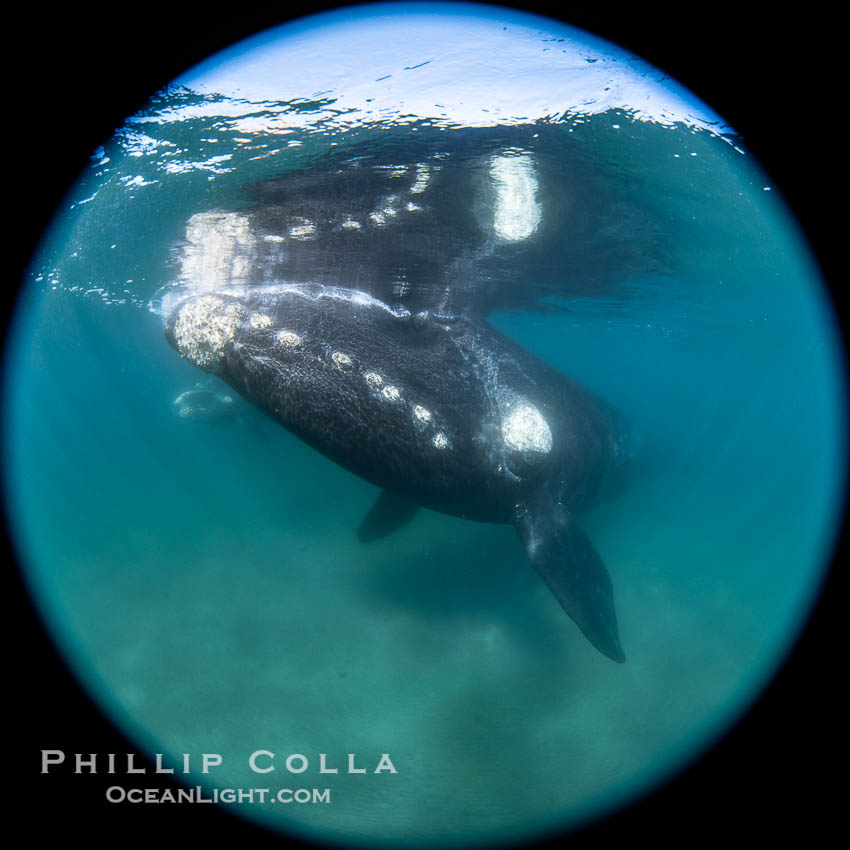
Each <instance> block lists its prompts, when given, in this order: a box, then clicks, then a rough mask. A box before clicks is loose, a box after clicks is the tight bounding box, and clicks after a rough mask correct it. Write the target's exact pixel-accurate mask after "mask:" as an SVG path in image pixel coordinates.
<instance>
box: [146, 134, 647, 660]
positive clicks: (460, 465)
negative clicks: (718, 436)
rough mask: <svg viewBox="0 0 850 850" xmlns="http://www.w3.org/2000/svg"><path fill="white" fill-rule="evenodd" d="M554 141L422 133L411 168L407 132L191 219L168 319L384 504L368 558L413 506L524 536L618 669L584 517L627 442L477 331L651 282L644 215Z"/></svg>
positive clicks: (202, 354)
mask: <svg viewBox="0 0 850 850" xmlns="http://www.w3.org/2000/svg"><path fill="white" fill-rule="evenodd" d="M550 129H551V128H550ZM556 129H557V128H556ZM554 132H555V130H551V133H550V132H549V131H548V130H547V128H546V127H543V126H534V127H533V128H514V129H512V130H507V129H503V130H499V131H498V132H496V133H495V135H494V132H493V131H489V130H484V131H481V132H477V131H474V132H473V131H464V132H455V133H452V134H446V133H436V134H434V135H433V138H431V139H422V138H421V137H423V136H425V133H424V132H421V133H419V134H418V136H419V137H420V142H421V144H420V145H419V147H417V148H415V149H411V147H410V144H411V141H410V135H409V133H408V134H405V136H404V140H405V144H404V145H403V146H401V147H399V148H395V147H393V146H392V145H381V146H379V147H378V148H377V149H368V148H365V149H364V153H362V155H354V156H352V155H351V153H350V151H349V153H348V154H347V155H343V156H342V157H341V158H336V159H335V158H333V157H331V158H330V159H329V160H327V161H326V163H325V164H319V165H315V164H314V165H313V166H312V167H308V168H306V169H303V170H296V171H291V172H290V173H288V174H286V175H284V176H282V177H280V178H279V179H274V180H268V181H265V182H262V183H259V184H252V185H250V186H248V187H247V188H246V192H247V193H248V195H249V196H250V197H251V199H252V202H251V203H249V204H247V205H244V206H243V207H242V208H240V209H237V210H220V209H219V210H216V209H213V210H208V211H202V212H199V213H196V214H195V215H193V216H192V217H191V218H190V219H189V221H188V223H187V228H186V239H185V241H184V242H183V243H182V245H181V246H179V248H178V250H179V257H178V259H179V266H180V274H179V275H178V277H177V280H176V281H175V283H174V284H173V285H172V286H170V287H168V288H167V291H166V293H165V295H164V296H163V298H162V300H161V302H160V304H159V305H158V307H157V309H159V311H160V312H161V313H162V314H163V315H164V317H165V321H166V336H167V338H168V341H169V342H170V343H171V345H172V346H173V347H174V348H176V349H177V350H178V351H179V352H180V353H181V354H182V355H183V356H184V357H185V358H186V359H188V360H189V361H190V362H192V363H194V364H195V365H196V366H198V367H199V368H200V369H203V370H204V371H207V372H210V373H213V374H216V375H218V376H220V377H221V378H222V379H223V380H224V381H226V382H227V383H228V384H229V385H230V386H231V387H233V388H234V389H235V390H237V391H238V392H239V393H241V394H242V395H243V396H245V397H246V398H247V399H248V400H250V401H251V402H253V403H254V404H255V405H256V406H257V407H259V408H260V409H261V410H263V411H264V412H265V413H266V414H267V415H269V416H270V417H271V418H273V419H274V420H276V421H277V422H279V423H280V424H281V425H283V426H284V427H285V428H287V429H289V430H290V431H292V432H293V433H294V434H296V435H298V436H299V437H301V438H302V439H303V440H305V441H306V442H307V443H309V444H310V445H311V446H313V447H314V448H315V449H317V450H318V451H320V452H321V453H323V454H324V455H326V456H327V457H329V458H331V459H332V460H334V461H336V462H337V463H339V464H340V465H342V466H344V467H345V468H346V469H349V470H351V471H352V472H354V473H355V474H357V475H359V476H360V477H362V478H364V479H366V480H368V481H370V482H372V483H373V484H375V485H377V486H378V487H380V488H382V491H383V492H382V495H381V496H380V497H379V498H378V500H377V502H376V503H375V505H374V506H373V507H372V509H371V510H370V511H369V512H368V514H367V516H366V518H365V519H364V521H363V523H362V524H361V526H360V529H359V532H358V534H359V537H360V539H361V540H362V541H369V540H375V539H378V538H380V537H383V536H385V535H387V534H389V533H391V532H392V531H393V530H394V529H396V528H398V527H399V526H401V525H403V524H404V523H405V522H407V521H409V520H410V519H411V518H412V517H413V516H414V515H415V513H416V511H417V509H418V508H419V507H420V506H421V507H425V508H430V509H433V510H437V511H442V512H445V513H448V514H453V515H455V516H459V517H465V518H467V519H471V520H480V521H485V522H498V523H510V524H513V525H514V526H515V527H516V529H517V531H518V533H519V536H520V539H521V540H522V543H523V545H524V547H525V550H526V552H527V554H528V557H529V559H530V560H531V562H532V564H533V565H534V567H535V568H536V570H537V571H538V572H539V573H540V575H541V576H542V577H543V579H544V581H545V582H546V583H547V584H548V585H549V587H550V588H551V590H552V592H553V593H554V595H555V597H556V598H557V599H558V601H559V602H560V604H561V605H562V606H563V608H564V610H565V611H566V612H567V613H568V614H569V615H570V617H572V618H573V620H574V621H575V622H576V624H577V625H578V626H579V628H580V629H581V630H582V632H583V633H584V634H585V635H586V636H587V638H588V639H589V640H590V641H591V643H592V644H593V645H594V646H595V647H597V648H598V649H599V650H600V651H601V652H603V653H604V654H605V655H607V656H608V657H610V658H612V659H614V660H617V661H622V660H623V658H624V655H623V650H622V647H621V645H620V640H619V634H618V627H617V619H616V614H615V610H614V602H613V590H612V584H611V580H610V578H609V575H608V572H607V570H606V568H605V566H604V564H603V562H602V560H601V558H600V557H599V555H598V553H597V552H596V550H595V549H594V547H593V545H592V544H591V542H590V541H589V540H588V538H587V536H586V534H585V532H584V531H583V530H582V528H581V525H580V523H579V519H578V516H579V515H580V513H581V512H582V511H583V510H585V509H586V508H588V507H589V506H590V505H592V504H593V502H594V500H595V499H596V498H598V496H599V494H600V492H601V491H602V489H603V485H604V484H605V482H606V480H610V479H612V478H618V477H620V472H619V470H621V468H622V467H623V466H624V461H625V460H626V459H627V458H628V455H629V450H628V448H627V435H626V434H625V433H624V429H622V428H621V426H620V425H619V418H618V416H617V414H615V413H614V412H613V411H612V410H611V409H609V407H608V406H607V405H606V404H605V403H603V402H602V401H601V400H599V399H598V398H597V397H596V396H594V395H593V394H592V393H591V392H590V391H589V390H587V389H585V388H584V387H582V386H581V385H579V383H578V382H576V381H575V380H573V379H571V378H570V377H568V376H567V375H565V374H563V373H562V372H559V371H558V370H556V369H554V368H552V367H551V366H549V365H547V364H546V363H544V362H542V361H541V360H539V359H537V358H536V357H534V356H532V355H531V354H530V353H529V352H527V351H525V350H524V349H522V348H521V347H520V346H518V345H517V344H515V343H514V342H512V341H511V340H510V339H508V338H507V337H505V336H503V335H502V334H500V333H498V332H497V331H496V330H495V329H494V328H493V327H492V326H491V325H490V324H489V323H488V322H487V321H486V315H487V313H488V312H490V311H491V310H493V309H496V308H497V307H499V306H505V305H518V304H520V305H524V304H528V305H531V304H532V303H533V301H534V300H535V299H536V298H541V299H542V298H545V297H546V296H547V295H549V294H552V295H556V296H558V297H570V296H573V297H579V298H588V297H591V298H592V297H594V296H596V295H600V294H607V293H610V292H612V287H616V286H617V282H618V281H620V280H622V279H624V278H625V277H626V275H627V274H630V273H631V272H633V271H635V270H638V269H644V270H646V269H649V268H651V267H652V263H653V257H652V252H651V251H648V250H647V246H651V245H652V239H651V238H649V235H648V230H647V226H648V225H647V222H646V219H645V218H644V217H643V216H642V215H641V212H640V211H639V210H635V209H634V208H633V207H629V205H627V204H625V203H624V201H623V200H622V197H621V196H620V195H619V193H618V192H617V191H616V187H612V186H611V185H609V183H606V182H605V180H606V179H607V177H606V178H605V179H602V178H599V177H598V176H597V175H596V174H593V175H590V174H587V173H583V172H581V170H580V169H578V168H577V167H576V165H577V163H576V162H568V161H567V160H565V159H564V158H563V157H562V156H561V150H562V149H561V141H562V140H561V138H560V137H556V138H554V139H550V138H548V136H549V135H551V134H552V133H554ZM382 138H383V137H382ZM553 141H554V142H555V143H556V144H555V145H554V150H555V151H556V154H557V155H542V154H541V151H544V150H549V149H553V148H552V142H553ZM376 150H377V152H376ZM565 237H566V238H565ZM544 306H545V305H544ZM606 489H607V488H606Z"/></svg>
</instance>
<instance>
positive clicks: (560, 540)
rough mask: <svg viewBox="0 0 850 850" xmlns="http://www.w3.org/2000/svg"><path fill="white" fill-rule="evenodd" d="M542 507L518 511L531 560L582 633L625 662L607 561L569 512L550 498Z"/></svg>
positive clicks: (517, 520)
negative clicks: (550, 501)
mask: <svg viewBox="0 0 850 850" xmlns="http://www.w3.org/2000/svg"><path fill="white" fill-rule="evenodd" d="M539 507H540V510H535V508H534V507H533V506H528V505H524V506H520V508H519V510H518V511H517V517H516V527H517V531H518V532H519V536H520V539H521V540H522V542H523V544H524V545H525V551H526V552H527V554H528V557H529V560H530V561H531V563H532V564H533V565H534V568H535V569H536V570H537V572H538V573H539V574H540V576H541V577H542V578H543V580H544V581H545V582H546V584H547V585H549V589H550V590H551V591H552V593H554V594H555V598H556V599H557V600H558V602H560V604H561V607H562V608H563V609H564V610H565V611H566V612H567V614H569V615H570V617H572V619H573V621H574V622H575V624H576V625H577V626H578V627H579V629H581V631H582V633H583V634H584V636H585V637H586V638H587V639H588V640H589V641H590V642H591V643H592V644H593V645H594V646H595V647H596V648H597V649H598V650H599V651H600V652H601V653H602V654H603V655H607V656H608V658H610V659H611V660H612V661H618V662H622V661H625V660H626V656H625V654H624V653H623V648H622V646H620V636H619V630H618V628H617V615H616V612H615V611H614V592H613V586H612V584H611V577H610V576H609V575H608V570H606V569H605V564H603V563H602V559H601V558H600V557H599V554H598V553H597V551H596V550H595V549H594V548H593V544H592V543H591V542H590V540H589V539H588V537H587V535H586V534H585V533H584V531H583V530H582V528H581V527H580V526H579V524H578V523H577V522H576V521H575V519H574V518H573V516H572V515H571V514H570V513H569V511H567V510H566V509H565V508H564V507H563V506H562V505H560V504H558V503H557V502H555V503H554V504H551V503H549V502H548V500H547V503H546V505H545V506H544V505H540V506H539ZM544 507H545V509H544Z"/></svg>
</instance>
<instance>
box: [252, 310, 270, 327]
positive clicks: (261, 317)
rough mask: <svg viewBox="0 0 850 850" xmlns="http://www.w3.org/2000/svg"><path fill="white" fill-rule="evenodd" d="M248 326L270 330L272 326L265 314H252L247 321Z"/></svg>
mask: <svg viewBox="0 0 850 850" xmlns="http://www.w3.org/2000/svg"><path fill="white" fill-rule="evenodd" d="M248 324H249V325H251V327H252V328H270V327H271V324H272V320H271V316H267V315H266V314H265V313H252V314H251V316H250V318H249V319H248Z"/></svg>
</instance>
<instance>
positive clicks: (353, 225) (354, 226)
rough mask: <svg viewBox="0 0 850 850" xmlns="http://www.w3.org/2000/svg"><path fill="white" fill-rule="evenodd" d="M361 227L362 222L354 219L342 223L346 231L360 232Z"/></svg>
mask: <svg viewBox="0 0 850 850" xmlns="http://www.w3.org/2000/svg"><path fill="white" fill-rule="evenodd" d="M361 226H362V225H361V224H360V222H359V221H357V220H356V219H353V218H347V219H345V221H343V223H342V227H343V228H344V229H345V230H360V228H361Z"/></svg>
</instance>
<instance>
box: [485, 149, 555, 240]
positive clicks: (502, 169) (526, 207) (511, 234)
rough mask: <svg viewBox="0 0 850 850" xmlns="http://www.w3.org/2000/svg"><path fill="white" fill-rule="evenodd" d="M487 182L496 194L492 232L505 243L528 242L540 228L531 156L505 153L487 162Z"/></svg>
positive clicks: (540, 215) (539, 210)
mask: <svg viewBox="0 0 850 850" xmlns="http://www.w3.org/2000/svg"><path fill="white" fill-rule="evenodd" d="M490 180H491V181H492V184H493V189H494V190H495V199H494V203H493V231H494V232H495V234H496V236H497V237H498V238H499V239H503V240H504V241H505V242H521V241H522V240H523V239H528V238H529V236H531V235H532V234H533V233H534V231H535V230H537V226H538V225H539V224H540V219H541V217H542V212H541V209H540V204H539V202H538V200H537V174H536V172H535V168H534V160H533V159H532V158H531V155H530V154H528V153H524V152H522V151H518V150H514V149H511V150H506V151H504V152H502V153H500V154H497V155H495V156H493V157H491V159H490Z"/></svg>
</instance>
